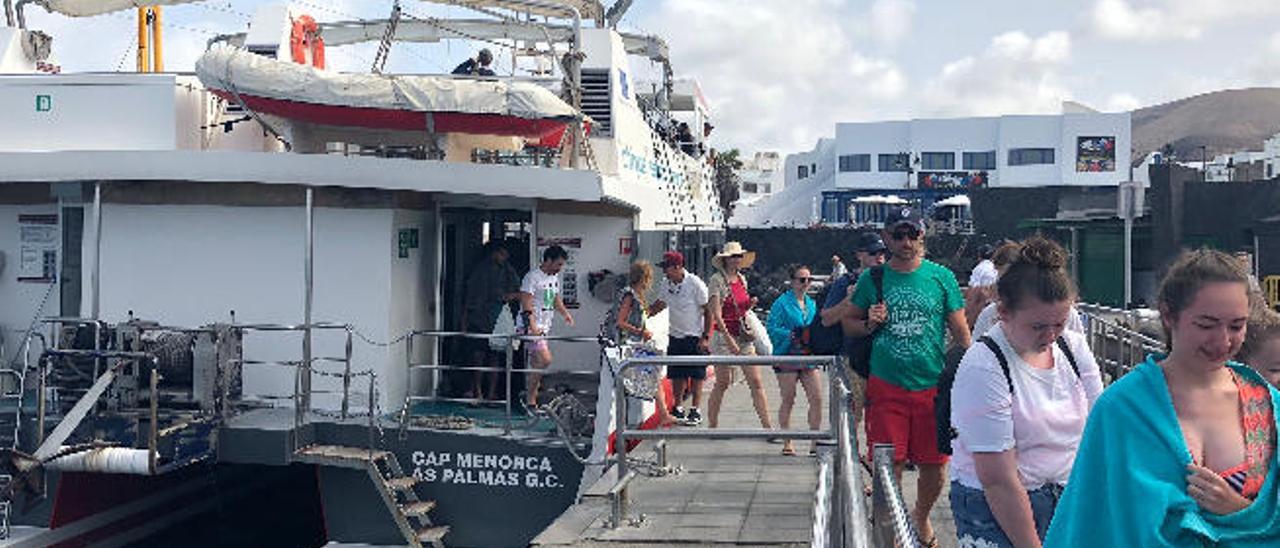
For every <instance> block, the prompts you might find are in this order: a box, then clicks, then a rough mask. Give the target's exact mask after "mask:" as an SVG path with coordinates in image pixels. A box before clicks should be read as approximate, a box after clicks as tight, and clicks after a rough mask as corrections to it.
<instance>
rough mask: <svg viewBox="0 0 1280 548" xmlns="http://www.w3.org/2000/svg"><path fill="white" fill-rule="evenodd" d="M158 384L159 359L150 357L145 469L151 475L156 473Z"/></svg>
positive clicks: (158, 420)
mask: <svg viewBox="0 0 1280 548" xmlns="http://www.w3.org/2000/svg"><path fill="white" fill-rule="evenodd" d="M159 384H160V361H159V360H158V359H156V358H152V359H151V435H150V436H149V437H148V438H147V440H148V443H147V469H148V471H149V472H151V475H153V476H154V475H155V473H156V446H158V445H159V440H158V439H156V438H157V435H158V431H159V422H160V409H159V405H160V396H159V391H158V389H157V387H158V386H159Z"/></svg>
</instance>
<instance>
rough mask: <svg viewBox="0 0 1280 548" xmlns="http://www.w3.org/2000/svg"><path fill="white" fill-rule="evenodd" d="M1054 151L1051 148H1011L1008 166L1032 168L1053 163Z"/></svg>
mask: <svg viewBox="0 0 1280 548" xmlns="http://www.w3.org/2000/svg"><path fill="white" fill-rule="evenodd" d="M1053 153H1054V150H1053V149H1051V148H1011V149H1009V165H1011V166H1033V165H1043V164H1052V163H1053Z"/></svg>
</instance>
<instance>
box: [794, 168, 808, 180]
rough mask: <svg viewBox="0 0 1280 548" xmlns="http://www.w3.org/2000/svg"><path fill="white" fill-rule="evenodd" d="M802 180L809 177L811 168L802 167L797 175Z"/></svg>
mask: <svg viewBox="0 0 1280 548" xmlns="http://www.w3.org/2000/svg"><path fill="white" fill-rule="evenodd" d="M796 175H798V176H799V177H800V178H801V179H806V178H808V177H809V166H800V169H799V172H798V173H796Z"/></svg>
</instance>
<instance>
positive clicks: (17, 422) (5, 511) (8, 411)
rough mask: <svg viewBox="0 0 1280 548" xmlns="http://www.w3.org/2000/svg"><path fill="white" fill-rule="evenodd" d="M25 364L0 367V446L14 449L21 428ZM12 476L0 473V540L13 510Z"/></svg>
mask: <svg viewBox="0 0 1280 548" xmlns="http://www.w3.org/2000/svg"><path fill="white" fill-rule="evenodd" d="M26 369H27V368H26V366H23V368H22V370H17V369H13V368H11V367H5V368H3V369H0V448H5V449H10V450H13V451H16V450H17V449H18V432H19V431H21V428H22V395H23V391H24V390H25V389H26V378H27V371H26ZM10 483H13V476H11V475H9V474H0V493H9V494H8V495H5V496H3V497H0V540H3V539H7V538H9V518H10V517H11V514H12V512H13V501H12V499H11V496H12V490H10V489H9V487H10V485H9V484H10Z"/></svg>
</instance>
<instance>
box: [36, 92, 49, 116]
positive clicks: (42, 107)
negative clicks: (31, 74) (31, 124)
mask: <svg viewBox="0 0 1280 548" xmlns="http://www.w3.org/2000/svg"><path fill="white" fill-rule="evenodd" d="M51 110H53V97H52V96H50V95H37V96H36V112H49V111H51Z"/></svg>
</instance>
